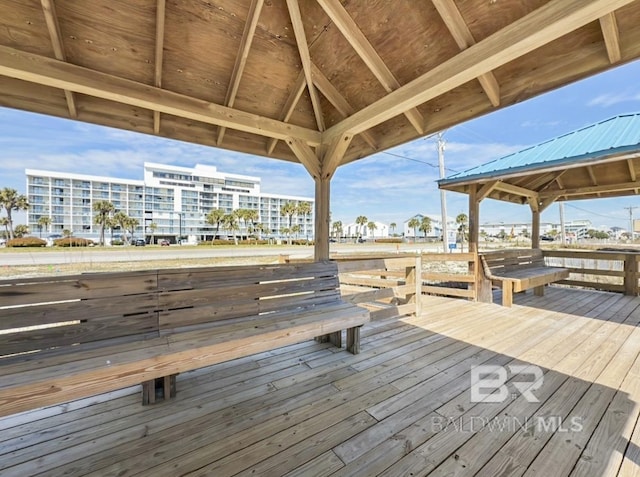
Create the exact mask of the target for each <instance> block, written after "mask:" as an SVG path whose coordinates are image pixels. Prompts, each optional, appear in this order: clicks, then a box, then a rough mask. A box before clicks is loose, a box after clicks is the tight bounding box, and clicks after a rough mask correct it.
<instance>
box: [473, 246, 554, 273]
mask: <svg viewBox="0 0 640 477" xmlns="http://www.w3.org/2000/svg"><path fill="white" fill-rule="evenodd" d="M480 257H481V258H482V261H483V262H484V264H486V266H487V268H489V270H490V271H491V273H492V274H494V275H497V276H500V272H510V271H513V270H519V269H522V268H531V267H543V266H544V265H545V263H544V257H543V255H542V250H540V249H539V248H534V249H531V248H529V249H511V250H496V251H493V252H482V253H481V254H480Z"/></svg>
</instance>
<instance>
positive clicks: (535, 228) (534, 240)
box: [531, 203, 540, 248]
mask: <svg viewBox="0 0 640 477" xmlns="http://www.w3.org/2000/svg"><path fill="white" fill-rule="evenodd" d="M536 205H537V204H536ZM531 248H540V208H539V207H535V206H534V205H533V203H532V204H531Z"/></svg>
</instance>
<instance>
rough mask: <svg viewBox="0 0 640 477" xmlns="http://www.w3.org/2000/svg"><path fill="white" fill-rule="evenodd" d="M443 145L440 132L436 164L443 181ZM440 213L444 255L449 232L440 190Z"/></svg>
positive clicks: (447, 248) (443, 200)
mask: <svg viewBox="0 0 640 477" xmlns="http://www.w3.org/2000/svg"><path fill="white" fill-rule="evenodd" d="M444 145H445V141H444V138H443V137H442V132H439V133H438V164H439V166H440V179H444ZM440 213H441V215H442V247H443V249H444V253H447V252H448V251H449V232H448V229H447V193H446V192H445V190H444V189H440Z"/></svg>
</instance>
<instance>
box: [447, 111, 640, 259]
mask: <svg viewBox="0 0 640 477" xmlns="http://www.w3.org/2000/svg"><path fill="white" fill-rule="evenodd" d="M639 174H640V113H633V114H623V115H620V116H616V117H613V118H609V119H606V120H604V121H600V122H598V123H596V124H592V125H589V126H585V127H583V128H581V129H578V130H576V131H572V132H570V133H567V134H563V135H562V136H559V137H556V138H553V139H550V140H548V141H545V142H542V143H540V144H537V145H535V146H531V147H529V148H526V149H523V150H522V151H519V152H516V153H514V154H510V155H508V156H505V157H502V158H500V159H496V160H494V161H491V162H488V163H486V164H482V165H480V166H477V167H474V168H472V169H469V170H467V171H464V172H461V173H458V174H454V175H452V176H450V177H448V178H446V179H443V180H441V181H439V186H440V188H442V189H445V190H450V191H455V192H461V193H466V194H469V243H470V248H471V249H472V250H475V251H477V248H478V232H479V224H480V221H479V217H478V216H479V205H480V202H481V201H482V200H484V199H486V198H490V199H496V200H501V201H504V202H510V203H515V204H525V205H526V204H528V205H529V207H530V208H531V216H532V221H531V246H532V248H539V246H540V214H541V213H542V211H543V210H545V209H546V208H547V207H549V206H550V205H551V204H553V203H554V202H556V201H570V200H581V199H596V198H607V197H620V196H626V195H637V194H638V191H639V190H640V178H639V177H638V175H639Z"/></svg>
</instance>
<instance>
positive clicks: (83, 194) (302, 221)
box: [25, 163, 314, 241]
mask: <svg viewBox="0 0 640 477" xmlns="http://www.w3.org/2000/svg"><path fill="white" fill-rule="evenodd" d="M25 174H26V176H27V196H28V199H29V204H30V208H29V210H28V213H27V220H28V225H29V229H30V230H31V231H32V232H34V233H35V232H37V231H38V230H39V227H38V219H39V218H40V217H42V216H45V217H49V218H50V219H51V226H50V227H49V230H46V231H43V232H46V233H49V234H62V231H63V230H69V231H71V232H72V233H73V234H74V235H76V236H79V237H87V238H93V239H97V238H98V235H99V233H100V226H98V225H96V224H95V223H94V212H93V204H94V203H95V202H97V201H102V200H106V201H109V202H111V203H113V205H114V206H115V208H116V210H118V211H122V212H125V213H126V214H127V215H129V216H130V217H133V218H136V219H137V220H138V222H139V224H140V225H139V226H138V228H137V230H136V231H135V235H136V236H138V237H141V236H150V235H152V233H153V235H154V236H155V237H156V238H170V239H172V240H173V241H175V240H176V239H177V238H178V237H179V236H191V237H197V238H200V239H210V238H212V237H213V235H214V234H215V227H214V226H211V225H208V224H207V223H206V222H205V217H206V215H207V214H208V213H209V211H210V210H211V209H222V210H224V212H225V213H231V212H232V211H233V210H236V209H253V210H257V211H258V216H259V218H258V222H259V223H261V224H263V226H264V230H265V232H264V234H263V235H267V236H271V237H281V236H284V235H285V234H282V232H281V230H282V229H283V228H287V227H289V218H288V217H286V216H285V217H283V216H282V215H281V214H280V209H281V207H282V205H283V204H285V203H286V202H294V203H300V202H308V203H309V204H310V205H311V207H310V209H311V213H310V214H309V215H307V216H306V217H303V216H298V215H294V216H293V221H292V225H299V226H300V232H299V233H298V236H300V237H309V238H312V237H313V234H314V217H313V211H314V200H313V199H312V198H309V197H297V196H288V195H280V194H265V193H263V192H261V191H260V178H259V177H252V176H244V175H239V174H228V173H224V172H218V170H217V169H216V168H215V167H212V166H206V165H201V164H198V165H196V166H195V167H193V168H187V167H177V166H170V165H164V164H153V163H145V164H144V179H143V180H131V179H118V178H113V177H106V176H91V175H84V174H74V173H68V172H52V171H42V170H34V169H27V170H26V171H25ZM151 223H154V224H155V225H156V229H155V230H154V231H153V232H152V230H150V228H149V226H150V224H151ZM241 225H243V227H242V230H240V232H239V234H240V235H246V234H247V233H248V230H247V226H246V224H241ZM220 235H226V232H223V231H222V230H220V231H219V232H218V236H220Z"/></svg>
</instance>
